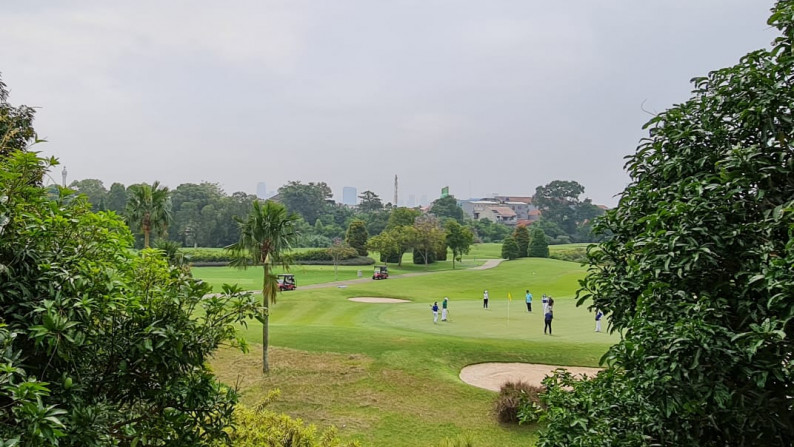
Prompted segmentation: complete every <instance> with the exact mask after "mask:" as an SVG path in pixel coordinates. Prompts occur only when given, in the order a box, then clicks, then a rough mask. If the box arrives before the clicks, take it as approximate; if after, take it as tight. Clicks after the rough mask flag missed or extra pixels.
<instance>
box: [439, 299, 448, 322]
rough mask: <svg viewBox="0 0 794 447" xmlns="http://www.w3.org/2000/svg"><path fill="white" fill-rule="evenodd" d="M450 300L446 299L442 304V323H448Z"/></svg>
mask: <svg viewBox="0 0 794 447" xmlns="http://www.w3.org/2000/svg"><path fill="white" fill-rule="evenodd" d="M448 301H449V298H447V297H444V301H442V302H441V321H447V303H448Z"/></svg>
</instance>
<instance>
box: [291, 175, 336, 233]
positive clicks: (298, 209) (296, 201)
mask: <svg viewBox="0 0 794 447" xmlns="http://www.w3.org/2000/svg"><path fill="white" fill-rule="evenodd" d="M278 196H279V201H280V202H281V203H283V204H284V205H285V206H286V207H287V209H288V210H290V211H291V212H293V213H298V214H300V215H301V216H303V218H304V219H306V222H309V223H312V222H314V221H316V220H317V218H318V217H320V215H321V214H323V209H324V208H325V204H326V200H327V199H330V198H331V197H333V193H332V192H331V188H330V187H329V186H328V185H327V184H326V183H325V182H319V183H314V182H309V183H308V184H303V183H301V182H300V181H290V182H288V183H287V184H286V185H284V186H282V187H281V188H279V189H278Z"/></svg>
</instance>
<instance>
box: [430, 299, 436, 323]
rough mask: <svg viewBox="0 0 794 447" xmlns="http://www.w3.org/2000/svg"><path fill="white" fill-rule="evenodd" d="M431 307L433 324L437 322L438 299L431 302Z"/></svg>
mask: <svg viewBox="0 0 794 447" xmlns="http://www.w3.org/2000/svg"><path fill="white" fill-rule="evenodd" d="M431 309H433V324H438V301H434V302H433V305H432V306H431Z"/></svg>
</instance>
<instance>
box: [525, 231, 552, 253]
mask: <svg viewBox="0 0 794 447" xmlns="http://www.w3.org/2000/svg"><path fill="white" fill-rule="evenodd" d="M527 256H529V257H531V258H548V257H549V243H548V242H547V241H546V233H544V232H543V230H541V229H540V228H534V226H533V228H532V237H531V238H530V241H529V246H528V248H527Z"/></svg>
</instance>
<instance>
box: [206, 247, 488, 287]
mask: <svg viewBox="0 0 794 447" xmlns="http://www.w3.org/2000/svg"><path fill="white" fill-rule="evenodd" d="M375 258H376V259H377V255H375ZM484 260H485V258H480V259H476V260H475V259H474V258H473V257H472V258H469V257H464V259H463V262H456V263H455V268H456V269H467V268H471V267H476V266H479V265H482V264H483V263H484V262H485V261H484ZM376 265H381V263H376ZM388 266H389V275H391V276H394V275H401V274H404V273H417V272H419V273H421V272H428V271H429V272H437V271H443V270H452V260H449V261H439V262H435V263H433V264H429V265H428V266H427V267H425V266H424V265H416V264H414V263H413V258H412V255H411V254H410V253H406V254H405V256H403V262H402V266H397V264H389V265H388ZM337 268H338V271H337V274H336V276H335V275H334V266H333V265H293V266H291V267H290V268H289V273H292V274H294V275H295V278H296V279H297V281H298V287H299V288H300V286H302V285H303V286H306V285H310V284H322V283H327V282H332V281H335V279H334V278H338V280H339V281H345V280H351V279H358V277H359V276H358V272H359V271H361V275H362V276H361V277H362V278H371V277H372V272H373V269H374V266H372V265H361V266H338V267H337ZM275 273H276V274H278V273H285V271H284V270H283V269H281V268H277V269H275ZM193 275H194V276H196V277H197V278H201V279H203V280H204V281H206V282H208V283H210V284H212V287H213V290H215V291H220V287H221V285H222V284H223V283H229V284H231V283H237V284H239V285H240V286H241V287H243V288H244V289H246V290H262V268H261V267H249V268H248V269H246V270H241V269H238V268H234V267H193Z"/></svg>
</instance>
